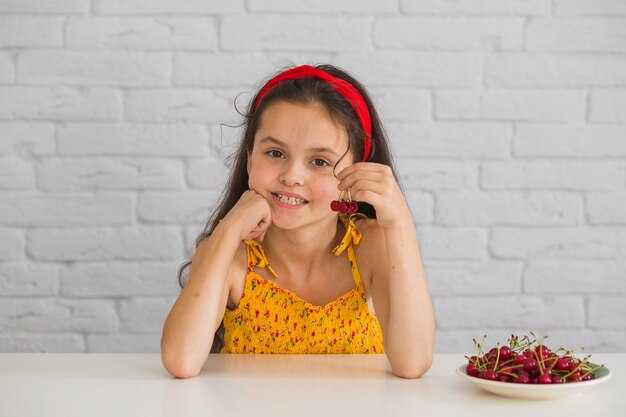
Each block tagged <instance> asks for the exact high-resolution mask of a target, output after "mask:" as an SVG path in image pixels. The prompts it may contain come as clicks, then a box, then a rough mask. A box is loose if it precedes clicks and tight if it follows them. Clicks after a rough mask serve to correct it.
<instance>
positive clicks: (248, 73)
mask: <svg viewBox="0 0 626 417" xmlns="http://www.w3.org/2000/svg"><path fill="white" fill-rule="evenodd" d="M331 56H332V55H331V54H329V53H322V52H302V53H301V52H298V51H285V52H282V51H281V52H256V51H250V52H249V53H236V52H235V53H232V54H226V55H224V54H220V53H201V52H185V51H181V52H177V53H176V55H175V56H174V85H176V86H211V87H233V86H235V87H242V86H243V87H245V88H246V90H242V89H241V88H240V89H239V91H237V93H241V92H246V93H249V94H246V95H245V96H244V97H246V98H247V99H248V100H250V99H251V96H252V94H253V92H252V91H251V89H252V88H253V84H255V83H258V84H259V85H258V88H260V84H261V81H262V79H264V78H268V79H269V78H270V77H271V75H273V74H275V73H278V72H280V71H281V70H282V69H284V68H287V67H294V66H296V65H301V64H305V63H313V64H314V63H316V62H329V61H330V60H331ZM231 107H232V106H231Z"/></svg>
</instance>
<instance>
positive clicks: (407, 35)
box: [373, 17, 524, 51]
mask: <svg viewBox="0 0 626 417" xmlns="http://www.w3.org/2000/svg"><path fill="white" fill-rule="evenodd" d="M523 23H524V20H523V19H522V18H519V17H475V18H468V17H380V18H377V19H376V22H375V23H374V31H373V39H374V44H375V45H376V46H377V47H380V48H387V49H399V48H402V49H405V48H406V49H426V50H453V51H467V50H475V51H481V50H487V51H502V50H515V49H522V46H523Z"/></svg>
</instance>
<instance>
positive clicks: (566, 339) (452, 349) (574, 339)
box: [435, 325, 626, 361]
mask: <svg viewBox="0 0 626 417" xmlns="http://www.w3.org/2000/svg"><path fill="white" fill-rule="evenodd" d="M560 327H561V326H559V325H555V326H551V327H544V326H542V327H541V328H537V327H536V326H533V329H534V333H535V334H536V335H537V337H539V338H542V337H543V336H548V339H546V340H545V342H546V343H547V344H548V346H550V347H554V348H556V347H559V346H563V347H565V348H567V349H574V350H575V351H576V356H578V357H579V358H581V359H582V358H583V356H584V355H585V354H586V353H585V352H593V353H594V354H595V353H615V352H621V351H622V349H623V346H624V344H626V332H616V331H613V330H611V331H607V330H595V329H585V328H580V329H561V328H560ZM483 334H486V335H487V339H486V341H485V344H486V345H487V347H488V348H490V347H492V346H495V345H496V343H497V342H500V344H502V343H507V340H508V338H509V337H511V334H515V335H517V336H518V337H522V336H524V335H528V336H530V334H529V329H528V328H527V327H523V326H522V325H519V326H517V327H511V328H508V329H506V330H505V329H494V328H487V327H483V328H481V329H480V330H458V329H455V330H445V329H437V333H436V335H435V352H437V353H462V354H476V346H475V345H474V343H473V342H472V338H475V339H477V340H478V341H479V342H480V340H481V339H482V336H483ZM583 347H584V348H585V349H584V352H583V351H582V350H583V349H582V348H583ZM592 361H593V356H592Z"/></svg>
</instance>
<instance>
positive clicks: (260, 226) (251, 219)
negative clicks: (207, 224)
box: [220, 190, 272, 241]
mask: <svg viewBox="0 0 626 417" xmlns="http://www.w3.org/2000/svg"><path fill="white" fill-rule="evenodd" d="M271 224H272V211H271V209H270V205H269V204H268V202H267V200H265V198H263V196H261V194H259V193H257V192H256V191H254V190H248V191H246V192H244V193H243V194H242V195H241V197H240V198H239V201H237V204H235V206H234V207H233V208H232V209H230V211H229V212H228V214H227V215H226V217H224V218H223V219H222V221H221V223H220V225H225V226H226V227H227V228H228V230H231V231H233V232H234V233H237V234H238V235H239V236H240V237H241V240H251V239H256V240H259V241H262V240H263V238H264V237H265V233H266V232H267V228H268V227H270V225H271Z"/></svg>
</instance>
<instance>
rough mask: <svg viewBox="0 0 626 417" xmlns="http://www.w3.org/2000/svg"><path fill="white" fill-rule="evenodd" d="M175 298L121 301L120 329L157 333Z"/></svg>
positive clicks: (143, 298) (131, 331) (142, 298)
mask: <svg viewBox="0 0 626 417" xmlns="http://www.w3.org/2000/svg"><path fill="white" fill-rule="evenodd" d="M174 301H175V300H171V299H170V298H146V297H141V298H133V299H132V300H129V301H125V300H124V301H121V302H120V330H121V331H122V332H129V333H135V334H137V333H156V332H159V331H161V330H163V322H164V321H165V318H166V317H167V313H168V312H169V311H170V309H171V308H172V305H173V304H174Z"/></svg>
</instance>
